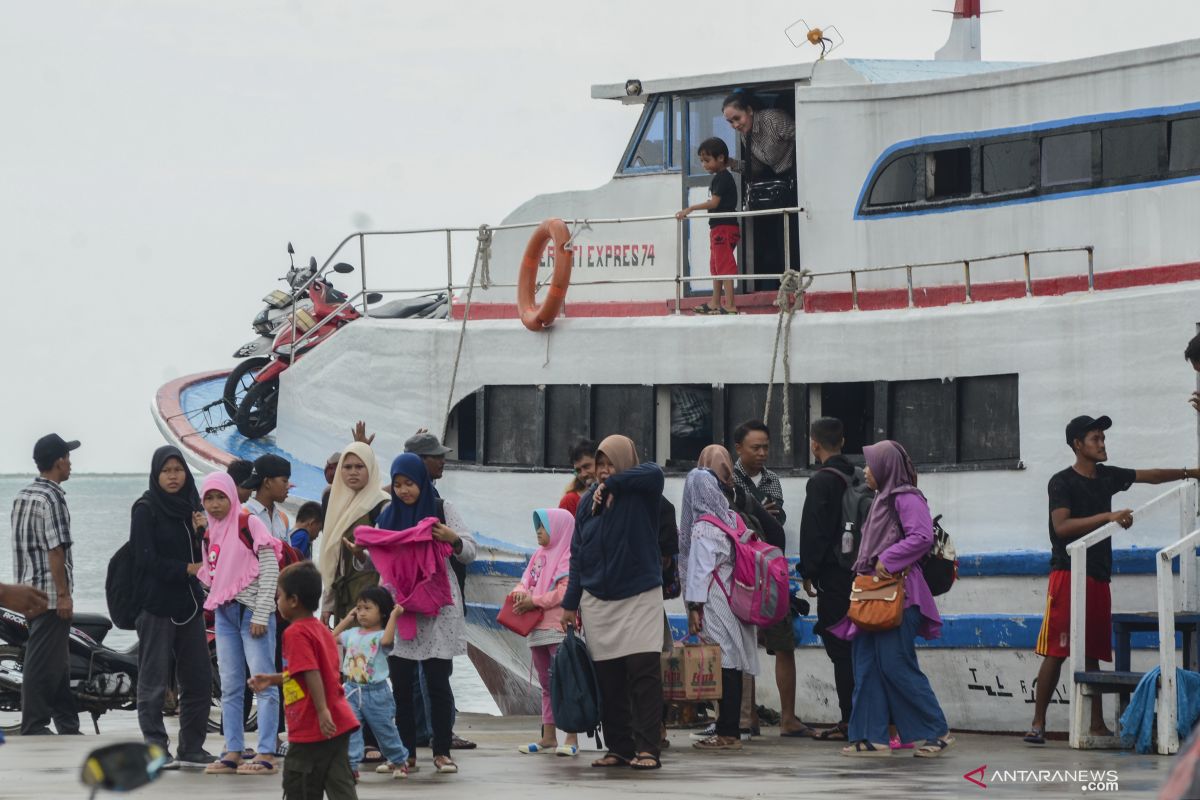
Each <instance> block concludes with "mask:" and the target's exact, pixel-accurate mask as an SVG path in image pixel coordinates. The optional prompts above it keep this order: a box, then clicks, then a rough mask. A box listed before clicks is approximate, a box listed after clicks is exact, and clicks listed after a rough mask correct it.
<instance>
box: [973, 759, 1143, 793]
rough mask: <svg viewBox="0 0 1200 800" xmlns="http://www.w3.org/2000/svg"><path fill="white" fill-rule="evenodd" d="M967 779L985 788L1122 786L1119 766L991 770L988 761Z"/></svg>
mask: <svg viewBox="0 0 1200 800" xmlns="http://www.w3.org/2000/svg"><path fill="white" fill-rule="evenodd" d="M963 778H965V779H966V780H968V781H970V782H971V783H973V784H975V785H976V786H978V787H979V788H981V789H986V788H988V785H989V784H1000V783H1010V784H1021V783H1073V784H1076V785H1078V786H1079V790H1080V791H1082V792H1116V791H1119V789H1120V776H1119V775H1117V771H1116V770H1115V769H1106V770H1095V769H994V770H992V771H991V772H988V767H987V764H984V765H982V766H979V767H976V768H975V769H973V770H971V771H970V772H968V773H967V774H965V775H963Z"/></svg>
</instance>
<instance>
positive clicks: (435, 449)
mask: <svg viewBox="0 0 1200 800" xmlns="http://www.w3.org/2000/svg"><path fill="white" fill-rule="evenodd" d="M404 452H406V453H415V454H416V455H419V456H444V455H446V454H447V453H453V452H454V450H453V448H450V447H446V446H444V445H443V444H442V443H441V441H440V440H439V439H438V437H436V436H434V435H433V434H432V433H418V434H416V435H415V436H410V437H408V440H407V441H406V442H405V443H404Z"/></svg>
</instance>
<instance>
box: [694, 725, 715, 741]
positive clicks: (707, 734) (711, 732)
mask: <svg viewBox="0 0 1200 800" xmlns="http://www.w3.org/2000/svg"><path fill="white" fill-rule="evenodd" d="M716 735H717V723H715V722H714V723H712V724H711V725H709V726H708V727H707V728H705V729H703V730H699V731H696V732H695V733H693V734H692V738H693V739H695V740H696V741H698V742H700V741H703V740H705V739H709V738H711V737H713V736H716Z"/></svg>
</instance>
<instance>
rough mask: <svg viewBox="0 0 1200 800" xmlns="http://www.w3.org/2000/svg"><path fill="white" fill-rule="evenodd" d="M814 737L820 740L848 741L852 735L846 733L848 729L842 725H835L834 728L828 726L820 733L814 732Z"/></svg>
mask: <svg viewBox="0 0 1200 800" xmlns="http://www.w3.org/2000/svg"><path fill="white" fill-rule="evenodd" d="M813 738H814V739H816V740H817V741H818V742H848V741H850V737H849V736H848V735H847V734H846V729H845V728H843V727H842V726H841V725H834V726H833V727H832V728H826V729H825V730H823V731H821V732H820V733H817V732H813Z"/></svg>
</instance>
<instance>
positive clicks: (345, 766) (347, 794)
mask: <svg viewBox="0 0 1200 800" xmlns="http://www.w3.org/2000/svg"><path fill="white" fill-rule="evenodd" d="M283 797H284V800H322V798H325V797H328V798H329V800H358V791H357V790H356V789H355V788H354V773H352V772H351V771H350V734H349V733H343V734H342V735H341V736H335V737H333V738H332V739H326V740H325V741H323V742H292V743H291V744H290V745H289V746H288V754H287V758H285V759H284V760H283Z"/></svg>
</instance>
